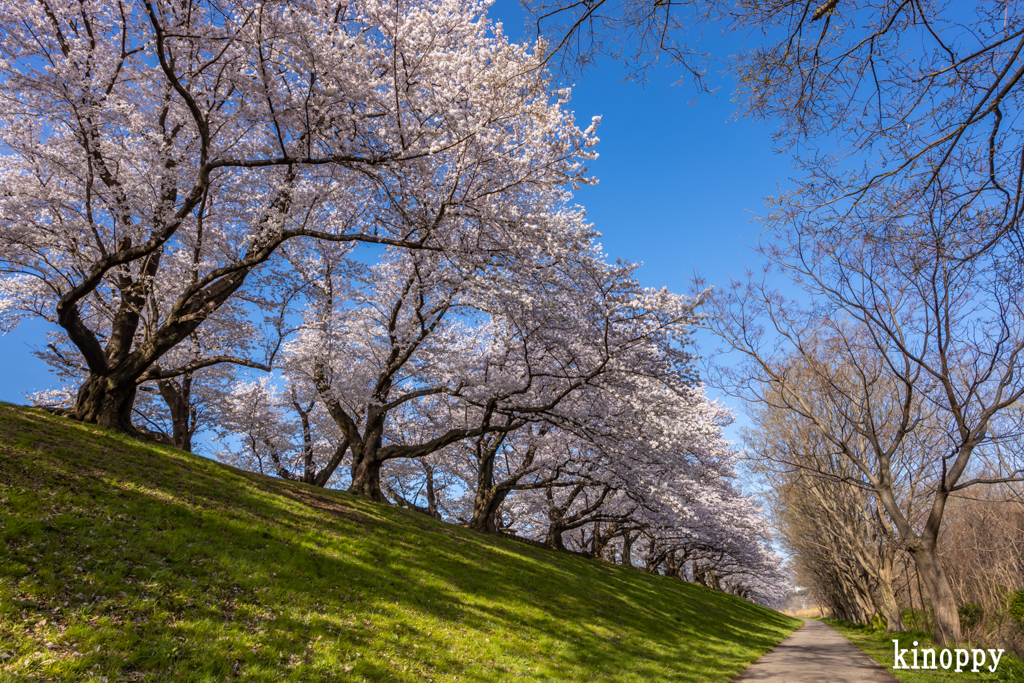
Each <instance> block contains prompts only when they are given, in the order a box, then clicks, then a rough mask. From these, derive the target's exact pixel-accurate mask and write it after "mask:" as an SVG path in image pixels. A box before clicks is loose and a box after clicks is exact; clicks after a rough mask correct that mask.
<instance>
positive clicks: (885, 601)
mask: <svg viewBox="0 0 1024 683" xmlns="http://www.w3.org/2000/svg"><path fill="white" fill-rule="evenodd" d="M892 572H893V567H892V557H887V558H886V559H885V560H883V564H882V568H881V570H880V571H879V572H878V593H879V595H880V596H881V598H882V610H883V611H884V612H885V631H886V633H895V632H897V631H906V630H907V627H906V625H904V623H903V615H902V614H900V605H899V603H898V602H897V601H896V594H895V592H894V591H893V589H892Z"/></svg>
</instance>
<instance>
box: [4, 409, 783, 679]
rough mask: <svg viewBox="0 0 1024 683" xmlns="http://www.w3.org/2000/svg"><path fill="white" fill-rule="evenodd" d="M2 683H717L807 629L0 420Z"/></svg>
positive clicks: (185, 461) (716, 597)
mask: <svg viewBox="0 0 1024 683" xmlns="http://www.w3.org/2000/svg"><path fill="white" fill-rule="evenodd" d="M0 541H2V545H0V681H12V680H19V681H20V680H25V679H26V678H28V677H29V676H30V675H32V676H34V677H38V679H46V678H51V679H56V680H63V681H72V680H75V681H77V680H83V681H100V680H109V681H114V680H176V681H177V680H196V681H206V680H210V681H212V680H219V681H223V680H225V679H227V678H231V679H232V680H259V681H271V680H273V681H276V680H281V679H287V680H302V681H320V680H352V681H363V680H365V681H467V682H469V681H472V682H478V681H479V682H483V681H494V680H512V679H518V680H530V681H572V680H579V681H623V682H625V681H728V680H730V679H731V678H732V677H733V676H734V675H735V674H736V673H738V672H739V671H741V670H742V669H743V668H744V667H746V666H747V665H748V664H750V663H751V662H753V661H754V660H756V659H757V658H758V657H759V656H760V655H761V654H763V653H764V652H766V651H767V650H769V649H770V648H771V647H773V646H774V645H775V644H776V643H777V642H778V641H779V640H781V639H782V638H783V637H784V636H786V635H787V634H788V633H789V632H790V631H792V630H793V628H795V627H796V626H797V625H798V622H797V621H796V620H793V619H790V618H788V617H785V616H783V615H781V614H778V613H776V612H773V611H771V610H767V609H763V608H761V607H758V606H755V605H752V604H750V603H748V602H745V601H744V600H741V599H739V598H736V597H734V596H730V595H725V594H723V593H718V592H714V591H710V590H707V589H704V588H701V587H698V586H695V585H692V584H687V583H683V582H681V581H678V580H673V579H669V578H666V577H661V576H654V575H650V574H645V573H642V572H638V571H632V570H628V569H625V568H621V567H614V566H611V565H608V564H604V563H599V562H595V561H589V560H585V559H582V558H578V557H573V556H569V555H565V554H560V553H553V552H549V551H545V550H542V549H539V548H533V547H531V546H526V545H523V544H520V543H517V542H514V541H508V540H504V539H499V538H493V537H488V536H482V535H478V534H474V533H471V532H469V531H465V530H463V529H460V528H458V527H455V526H452V525H448V524H444V523H441V522H438V521H435V520H433V519H430V518H427V517H425V516H422V515H418V514H415V513H410V512H406V511H404V510H400V509H397V508H394V507H389V506H385V505H377V504H373V503H369V502H366V501H364V500H361V499H357V498H354V497H352V496H349V495H347V494H344V493H338V492H331V491H323V490H319V489H314V488H312V487H308V486H304V485H300V484H292V483H289V482H285V481H282V480H278V479H271V478H268V477H263V476H260V475H255V474H251V473H247V472H242V471H239V470H235V469H233V468H230V467H226V466H224V465H221V464H218V463H215V462H211V461H208V460H205V459H202V458H198V457H195V456H192V455H189V454H187V453H184V452H181V451H177V450H175V449H172V448H165V447H160V446H154V445H149V444H140V443H138V442H136V441H134V440H131V439H128V438H126V437H122V436H118V435H114V434H111V433H108V432H105V431H104V430H101V429H97V428H95V427H91V426H86V425H81V424H77V423H73V422H70V421H67V420H64V419H61V418H56V417H52V416H50V415H48V414H45V413H41V412H37V411H33V410H29V409H27V408H21V407H15V406H11V405H7V404H0Z"/></svg>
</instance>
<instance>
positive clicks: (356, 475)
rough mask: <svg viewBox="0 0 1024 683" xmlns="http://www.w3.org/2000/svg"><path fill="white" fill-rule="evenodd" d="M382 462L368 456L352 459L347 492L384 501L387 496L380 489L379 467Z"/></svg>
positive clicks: (379, 501) (380, 501)
mask: <svg viewBox="0 0 1024 683" xmlns="http://www.w3.org/2000/svg"><path fill="white" fill-rule="evenodd" d="M383 464H384V461H382V460H376V459H373V458H368V457H363V458H359V459H358V460H355V459H354V462H353V463H352V484H351V485H350V486H349V487H348V492H349V493H353V494H355V495H357V496H362V497H363V498H369V499H370V500H373V501H377V502H378V503H386V502H387V498H385V497H384V494H383V493H382V492H381V490H380V468H381V465H383Z"/></svg>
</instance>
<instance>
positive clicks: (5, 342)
mask: <svg viewBox="0 0 1024 683" xmlns="http://www.w3.org/2000/svg"><path fill="white" fill-rule="evenodd" d="M491 16H492V17H494V18H497V19H499V20H501V21H503V23H504V24H505V29H506V33H508V34H509V35H511V36H513V37H516V36H517V35H519V33H520V27H522V25H523V19H522V13H521V11H520V9H519V6H518V4H517V2H516V0H498V2H497V3H496V4H495V5H494V7H492V9H491ZM714 42H715V45H714V47H715V48H716V49H729V48H734V47H735V46H736V45H738V43H739V41H737V40H735V39H733V38H731V37H729V36H726V37H724V38H720V37H716V39H715V41H714ZM625 75H626V74H625V71H624V69H623V68H622V67H621V66H620V65H618V64H615V63H614V62H611V61H608V60H605V61H601V62H599V63H598V64H597V66H596V67H594V68H592V69H591V70H590V71H589V72H588V73H587V74H585V75H583V76H582V78H581V79H580V80H579V82H578V83H577V85H576V87H575V88H574V90H573V99H572V102H571V105H570V106H571V108H572V109H573V110H574V111H575V112H576V116H577V120H578V123H579V124H580V126H581V127H586V125H588V122H589V121H590V117H591V116H594V115H601V116H602V124H601V127H600V129H599V133H598V135H599V136H600V138H601V143H600V144H599V145H598V146H597V148H596V149H597V151H598V152H599V154H600V158H599V159H597V160H596V161H595V162H594V163H593V164H591V167H590V170H591V173H592V175H596V176H597V177H598V179H599V180H600V182H599V184H598V185H597V186H595V187H585V188H583V189H581V190H580V192H579V193H578V194H577V201H578V202H579V203H580V204H582V205H583V206H585V207H586V209H587V215H588V218H589V219H590V220H591V221H592V222H593V223H594V224H595V227H596V229H597V230H598V231H599V232H601V233H602V238H601V242H602V244H603V245H604V248H605V251H606V252H607V253H608V255H609V256H610V257H611V258H623V259H626V260H629V261H633V262H642V263H643V265H642V266H641V268H640V269H639V271H638V273H637V275H638V277H639V278H640V280H641V282H642V283H643V284H645V285H649V286H657V287H661V286H667V287H668V288H669V289H671V290H673V291H677V292H685V291H687V289H688V281H689V277H690V276H691V275H692V273H693V272H694V270H697V271H699V272H702V273H704V274H705V275H706V276H707V278H708V280H709V281H710V282H712V283H714V282H721V281H722V280H723V279H724V277H725V275H726V273H727V272H731V273H733V274H735V275H739V274H741V273H742V270H743V263H744V262H747V263H749V262H751V261H752V260H753V256H752V254H751V252H750V250H749V248H748V247H747V246H746V245H749V244H753V243H754V241H755V240H756V239H757V236H758V234H759V231H760V229H761V228H760V226H759V225H758V224H757V223H756V222H755V221H754V219H755V217H756V215H758V214H763V213H764V197H766V196H767V195H770V194H774V193H775V192H776V188H777V186H780V185H781V186H782V187H785V186H786V184H787V182H788V179H789V178H790V176H791V175H792V173H793V171H792V166H791V163H790V160H789V157H788V156H787V155H785V154H775V153H774V152H773V151H772V144H771V140H770V134H771V132H772V130H771V127H770V126H769V125H765V124H763V123H758V122H753V121H748V120H736V119H735V118H734V116H733V114H734V112H735V109H736V105H735V104H734V103H733V102H732V101H731V100H732V90H733V85H732V83H731V82H730V81H729V80H727V79H726V78H725V77H723V76H722V75H720V74H717V73H713V72H712V73H709V77H710V78H709V80H710V82H711V83H712V85H715V86H719V88H718V91H717V95H704V96H701V97H700V98H698V99H697V101H696V103H695V104H693V105H691V104H689V103H690V101H691V100H692V99H693V95H694V91H693V88H692V87H691V86H690V85H689V82H688V81H684V82H683V84H681V85H673V83H675V82H676V81H677V80H678V79H679V76H680V73H679V70H678V69H673V68H672V67H664V68H661V69H659V70H657V71H656V72H655V73H654V74H653V75H652V78H651V79H650V80H649V81H648V82H647V83H646V84H643V85H641V84H639V83H633V82H624V81H623V77H624V76H625ZM45 330H46V326H45V325H43V324H41V323H39V322H35V321H26V322H24V323H23V324H22V325H21V326H20V327H19V328H18V329H16V330H15V331H13V332H10V333H8V334H7V335H6V336H3V337H0V358H3V363H2V367H3V372H2V373H0V400H3V401H10V402H15V403H24V402H25V398H24V396H25V393H26V392H30V391H34V390H39V389H45V388H48V387H50V386H51V385H55V384H56V382H55V381H54V380H52V379H51V378H50V377H49V375H48V374H47V372H46V369H45V367H44V366H43V365H42V363H41V362H39V361H38V360H36V359H35V358H34V357H33V356H32V355H31V354H30V346H32V345H37V346H42V345H45V343H46V341H45V336H44V335H45ZM705 341H706V346H711V343H710V341H711V340H705Z"/></svg>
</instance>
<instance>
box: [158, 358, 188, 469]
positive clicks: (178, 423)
mask: <svg viewBox="0 0 1024 683" xmlns="http://www.w3.org/2000/svg"><path fill="white" fill-rule="evenodd" d="M156 385H157V388H158V389H159V390H160V396H161V397H163V399H164V403H166V404H167V409H168V410H170V412H171V441H172V442H173V443H174V445H175V446H176V447H177V448H180V449H181V450H183V451H188V452H189V453H191V452H192V435H193V434H194V433H195V430H196V425H195V412H194V411H193V409H192V376H191V375H190V374H185V375H183V376H182V378H181V384H180V385H178V384H177V382H175V381H174V380H169V379H162V380H160V381H158V382H157V383H156Z"/></svg>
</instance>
